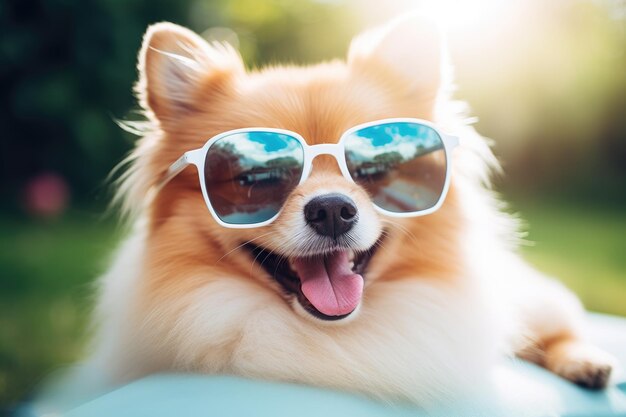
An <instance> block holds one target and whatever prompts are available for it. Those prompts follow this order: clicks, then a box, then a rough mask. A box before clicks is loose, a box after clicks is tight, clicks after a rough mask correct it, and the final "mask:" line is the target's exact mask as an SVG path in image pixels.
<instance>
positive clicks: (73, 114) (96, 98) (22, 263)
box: [0, 0, 626, 413]
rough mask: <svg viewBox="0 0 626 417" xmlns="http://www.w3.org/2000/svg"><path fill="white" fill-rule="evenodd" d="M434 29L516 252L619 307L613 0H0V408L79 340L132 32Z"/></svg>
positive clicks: (619, 112) (625, 292)
mask: <svg viewBox="0 0 626 417" xmlns="http://www.w3.org/2000/svg"><path fill="white" fill-rule="evenodd" d="M416 7H417V8H420V7H421V8H424V9H426V10H427V11H428V12H429V13H431V14H434V15H435V16H438V18H439V19H441V21H442V23H443V24H444V26H446V27H447V30H448V38H449V43H450V52H451V55H452V61H453V63H454V65H455V67H456V81H457V85H458V93H457V97H459V98H462V99H464V100H467V101H468V102H469V103H470V104H471V112H472V114H473V115H475V116H477V117H478V118H479V121H478V122H477V127H478V129H479V131H480V132H481V133H483V134H484V135H486V136H487V137H490V138H493V140H494V146H495V151H496V153H497V154H498V156H499V157H500V158H501V160H502V161H503V164H504V168H505V172H506V176H505V177H502V178H500V179H498V181H497V188H498V190H499V191H500V192H502V193H503V194H504V195H505V196H506V198H507V199H509V200H510V201H511V202H512V203H511V206H510V210H511V212H513V213H519V214H520V216H521V217H522V218H523V219H525V220H526V223H525V224H526V225H527V226H526V230H527V232H528V235H527V236H526V238H525V242H526V243H525V244H524V245H523V247H522V251H523V253H524V255H525V256H526V257H527V258H528V259H529V260H530V261H531V262H532V263H534V264H535V265H537V267H539V268H540V269H542V270H544V271H546V272H548V273H550V274H554V275H555V276H557V277H558V278H559V279H562V280H563V281H564V282H565V283H566V284H567V285H568V286H570V287H571V288H573V289H574V290H575V291H576V292H577V293H578V294H579V295H580V297H581V298H582V300H583V301H584V303H585V305H586V306H587V307H588V308H589V309H592V310H596V311H602V312H608V313H614V314H621V315H626V276H625V274H626V40H625V20H624V16H625V9H626V6H625V5H624V2H623V1H619V0H595V1H592V0H551V1H545V0H526V1H521V0H520V1H517V0H429V1H426V0H424V1H420V0H414V1H409V0H389V1H385V2H380V1H375V0H299V1H288V0H232V1H226V0H179V1H165V0H150V1H149V0H84V1H78V0H47V1H44V0H39V1H37V0H9V1H6V0H4V1H2V2H0V98H1V101H0V138H1V139H0V163H1V166H0V413H1V410H2V409H3V408H6V407H8V406H9V405H10V404H11V403H13V402H15V401H18V400H20V399H24V398H25V397H24V396H25V395H27V394H28V393H29V392H30V391H31V389H32V388H33V387H34V386H35V385H36V384H37V382H38V381H40V380H41V379H42V378H43V377H44V376H45V375H46V373H47V372H49V371H50V370H52V369H54V368H56V367H58V366H61V365H63V364H68V363H71V362H72V361H73V360H75V359H76V358H77V357H78V356H79V355H80V353H81V349H83V347H84V342H85V340H86V335H87V328H86V323H87V320H88V312H89V309H90V306H91V304H92V290H91V284H92V282H93V280H94V278H95V277H96V276H97V275H98V274H99V273H100V272H102V270H103V269H104V267H105V265H106V260H107V257H108V256H109V255H110V252H111V250H112V248H113V247H114V245H115V243H116V242H118V241H119V239H120V238H121V236H122V233H121V231H119V229H118V228H117V227H116V225H115V219H114V216H105V215H103V213H104V211H105V206H106V205H107V202H108V201H109V199H110V197H111V195H110V193H109V192H108V188H107V186H106V181H105V177H106V176H107V174H108V172H109V171H110V170H111V168H112V167H113V166H114V165H115V164H116V163H118V162H119V161H120V160H121V159H122V158H123V156H124V155H125V154H126V153H127V152H128V150H129V149H130V148H131V146H132V144H133V140H134V139H135V138H133V137H132V136H131V135H129V134H127V133H125V132H123V131H122V130H121V129H120V128H118V126H117V125H116V123H115V120H116V119H131V120H133V119H137V117H138V116H137V115H136V104H135V102H134V99H133V97H132V94H131V87H132V84H133V82H134V80H135V79H136V75H137V74H136V70H135V60H136V54H137V50H138V48H139V46H140V41H141V36H142V34H143V32H144V30H145V28H146V26H147V25H148V24H150V23H153V22H157V21H161V20H168V21H173V22H176V23H179V24H183V25H186V26H188V27H190V28H192V29H194V30H195V31H197V32H198V33H201V34H202V35H203V36H205V37H206V38H209V39H218V40H227V41H230V42H231V43H234V44H236V45H237V46H238V47H239V49H240V50H241V52H242V54H243V56H244V58H245V60H246V63H247V64H248V65H249V66H250V67H256V66H259V65H262V64H265V63H268V62H280V61H283V62H295V63H302V64H305V63H310V62H315V61H319V60H324V59H331V58H335V57H343V56H344V55H345V52H346V49H347V45H348V43H349V40H350V38H351V37H352V36H353V35H354V34H355V33H357V32H359V31H360V30H362V29H364V28H367V27H369V26H371V25H375V24H378V23H381V22H383V21H384V20H386V19H388V18H390V17H392V16H395V15H397V14H399V13H402V12H404V11H406V10H409V9H413V8H416Z"/></svg>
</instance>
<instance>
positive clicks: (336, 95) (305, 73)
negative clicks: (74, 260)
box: [91, 14, 612, 405]
mask: <svg viewBox="0 0 626 417" xmlns="http://www.w3.org/2000/svg"><path fill="white" fill-rule="evenodd" d="M138 71H139V81H138V82H137V84H136V94H137V96H138V100H139V103H140V105H141V108H142V109H143V111H144V112H145V116H146V121H145V122H144V123H140V124H138V123H134V124H133V125H132V127H133V129H135V130H140V135H141V137H140V139H139V140H138V142H137V145H136V147H135V149H134V150H133V152H132V154H131V155H130V156H129V158H128V160H127V161H126V162H127V164H128V169H127V170H126V171H125V173H124V174H123V175H122V178H121V179H120V184H119V192H118V201H119V202H120V204H121V206H122V209H123V212H124V214H125V216H126V218H128V219H129V220H130V221H129V224H130V225H132V226H131V227H130V228H129V234H128V237H127V238H126V240H125V241H124V242H123V243H122V244H121V246H120V248H119V250H118V251H117V253H116V255H115V257H114V261H113V263H112V266H111V267H110V269H109V270H108V272H107V273H106V274H105V275H104V276H103V277H102V279H101V280H100V281H99V283H100V288H99V301H98V303H97V308H96V314H95V317H96V319H95V320H96V323H97V326H98V327H97V328H98V332H97V336H96V337H95V340H94V353H93V355H92V358H91V361H92V363H95V364H99V367H100V368H101V369H102V372H104V373H106V375H107V378H108V379H109V380H110V381H112V382H113V383H120V382H123V381H129V380H132V379H135V378H138V377H140V376H143V375H146V374H150V373H153V372H159V371H167V370H175V371H185V372H186V371H188V372H199V373H207V374H234V375H240V376H244V377H250V378H257V379H263V380H277V381H288V382H296V383H302V384H308V385H313V386H321V387H328V388H332V389H338V390H345V391H351V392H357V393H363V394H366V395H368V396H371V397H373V398H378V399H383V400H387V401H407V400H408V401H410V402H412V403H415V404H418V405H427V404H431V403H433V402H437V401H441V400H444V399H447V398H450V397H451V396H453V395H456V394H454V393H458V392H463V390H465V389H467V387H471V386H476V385H480V384H483V383H485V384H487V383H488V381H487V379H488V375H489V371H490V369H492V367H493V366H494V364H495V363H497V361H498V360H499V358H501V357H502V356H503V355H507V354H510V355H513V354H515V355H518V356H520V357H522V358H524V359H527V360H530V361H532V362H534V363H537V364H539V365H541V366H543V367H545V368H546V369H548V370H550V371H552V372H554V373H556V374H558V375H560V376H561V377H563V378H565V379H568V380H570V381H572V382H574V383H576V384H579V385H582V386H585V387H589V388H594V389H599V388H603V387H605V386H606V385H607V383H608V381H609V378H610V374H611V369H612V360H611V358H610V357H609V356H608V355H607V354H605V353H604V352H602V351H601V350H600V349H598V348H596V347H594V346H592V345H590V344H589V343H588V342H586V341H585V333H584V319H583V312H584V311H583V309H582V307H581V304H580V302H579V301H578V300H577V298H576V297H575V296H574V295H573V294H572V293H571V292H569V291H568V290H567V289H565V288H564V287H563V286H562V285H561V284H559V283H557V282H556V281H554V280H552V279H550V278H547V277H545V276H543V275H542V274H541V273H539V272H537V271H535V270H534V269H533V268H532V267H531V266H529V265H527V264H526V263H525V262H524V261H523V260H522V259H521V258H520V256H519V255H518V254H517V253H516V251H515V239H516V236H517V232H516V227H517V224H516V221H515V220H514V219H512V218H511V217H510V216H508V215H506V214H504V213H503V212H502V210H501V206H502V205H501V202H500V201H499V200H498V198H497V197H496V195H495V194H494V193H493V192H492V191H491V189H490V185H489V178H490V175H491V174H492V173H493V172H494V171H497V170H498V169H499V168H498V164H497V161H496V159H495V158H494V156H493V154H492V153H491V151H490V148H489V146H488V145H487V143H486V141H485V140H484V138H482V137H481V136H480V135H479V134H478V133H477V132H476V131H475V130H474V129H473V128H472V127H471V126H470V125H469V124H468V123H467V119H466V117H465V116H464V115H463V111H462V106H460V105H459V103H458V102H456V101H454V100H453V99H452V98H451V75H450V74H451V71H450V70H449V64H448V61H447V56H446V51H445V42H444V38H443V36H442V34H441V32H440V31H439V29H438V28H437V25H435V24H434V23H433V22H432V21H431V20H429V19H427V18H425V17H423V16H420V15H415V14H413V15H407V16H405V17H402V18H399V19H396V20H394V21H392V22H390V23H388V24H386V25H384V26H381V27H378V28H375V29H372V30H370V31H367V32H365V33H363V34H361V35H359V36H357V37H356V38H355V39H354V40H353V41H352V43H351V45H350V47H349V52H348V54H347V59H346V60H345V61H342V60H335V61H331V62H326V63H321V64H318V65H314V66H308V67H296V66H272V67H268V68H264V69H260V70H246V68H245V66H244V63H243V62H242V59H241V57H240V55H239V54H238V53H237V52H236V51H235V50H234V49H233V48H232V47H231V46H229V45H226V44H221V43H215V42H214V43H209V42H207V41H205V40H204V39H202V38H201V37H199V36H198V35H196V34H195V33H193V32H192V31H190V30H188V29H185V28H183V27H180V26H177V25H174V24H171V23H158V24H154V25H152V26H150V27H149V28H148V30H147V32H146V34H145V37H144V40H143V46H142V48H141V51H140V53H139V58H138ZM397 119H402V120H405V119H410V120H422V121H424V125H428V126H432V128H433V129H436V131H437V132H445V134H449V135H454V136H456V137H458V141H459V145H458V146H457V147H456V148H454V149H453V150H451V151H450V152H448V156H449V158H450V161H449V164H450V166H449V184H448V189H447V194H446V196H445V199H444V200H443V201H442V202H441V204H440V207H438V209H437V210H435V211H433V212H431V213H429V214H427V215H421V216H410V215H409V216H393V215H387V214H389V211H387V214H385V213H383V212H381V211H380V210H377V209H376V208H375V205H376V204H378V203H376V202H375V201H374V199H373V197H372V195H371V190H368V189H367V187H365V186H363V184H360V183H358V182H357V181H351V180H349V179H348V178H346V175H345V173H344V172H343V170H344V168H345V167H341V166H340V165H341V163H340V160H341V157H339V158H338V157H336V156H335V155H334V153H335V150H336V149H338V148H337V146H339V145H338V141H339V138H340V137H343V136H344V132H346V131H349V130H350V129H352V128H353V127H354V126H360V125H363V124H368V123H371V122H372V121H378V120H397ZM257 127H261V128H264V129H278V131H279V132H283V133H284V132H294V133H293V135H292V136H295V135H299V137H301V138H302V139H303V141H305V142H306V145H302V144H301V143H300V142H298V143H300V145H297V144H296V146H307V147H308V149H309V151H311V152H314V153H315V155H314V157H313V158H312V160H310V172H309V173H308V175H307V176H306V178H305V179H304V180H302V181H301V182H300V183H298V184H296V185H294V186H293V189H289V190H288V191H287V192H285V193H280V192H274V193H273V192H269V193H266V194H263V193H261V194H260V195H261V196H262V198H265V199H271V200H272V201H274V200H275V201H279V202H280V204H279V205H280V207H279V212H278V214H277V215H276V216H275V218H274V219H273V220H272V221H271V222H263V224H261V225H259V227H225V225H224V224H221V223H225V220H224V219H226V218H227V217H228V215H229V214H228V213H226V214H222V216H223V217H221V218H220V217H219V216H220V214H219V213H218V215H217V216H216V215H215V213H210V211H209V210H207V205H206V204H205V201H204V200H206V198H203V195H204V193H205V192H207V191H206V190H205V189H203V186H201V185H202V184H201V181H199V180H198V173H197V172H196V170H194V169H193V167H191V168H188V167H187V163H188V161H187V159H185V158H186V156H184V157H183V158H181V155H191V154H189V153H188V152H189V151H191V150H198V149H203V146H204V145H205V143H206V142H207V140H208V139H209V138H212V137H215V136H218V135H221V134H223V132H229V131H235V132H237V131H241V129H244V130H243V132H245V131H246V129H250V128H257ZM442 134H443V133H442ZM287 135H289V134H287ZM292 139H293V138H292ZM294 140H295V139H294ZM233 144H234V145H233V146H238V145H237V142H233ZM294 144H295V142H294ZM195 152H196V153H195V154H194V155H196V154H197V152H200V151H195ZM333 156H335V157H333ZM242 157H246V155H244V156H242ZM179 158H181V159H179ZM175 161H179V162H178V163H177V164H174V165H173V166H172V164H173V163H174V162H175ZM372 166H373V165H372ZM385 166H387V165H385ZM370 168H371V167H370ZM374 168H375V167H374ZM374 168H372V169H374ZM206 169H209V168H206ZM211 169H212V168H211ZM225 169H226V168H225ZM363 169H364V170H365V168H363ZM368 169H369V168H368ZM376 169H377V168H376ZM214 171H215V172H213V173H212V175H215V176H218V177H219V176H220V175H222V174H223V175H227V174H228V173H227V172H225V171H221V168H220V169H215V170H214ZM365 171H366V170H365ZM365 171H363V172H365ZM281 172H282V171H281ZM255 175H256V174H255ZM268 175H270V176H271V175H273V174H268ZM354 175H356V174H354ZM359 175H360V174H359ZM362 175H366V176H367V175H370V174H369V173H368V172H365V173H362ZM246 178H247V179H246ZM246 178H244V179H241V178H240V179H239V180H237V181H239V183H237V184H235V183H234V182H233V181H231V182H229V183H228V184H229V186H232V187H244V185H245V182H246V181H256V179H255V178H257V177H254V178H252V179H250V178H248V177H246ZM259 178H260V177H259ZM268 178H269V177H268ZM303 178H304V176H303ZM257 179H258V178H257ZM207 181H212V179H211V177H210V178H209V179H208V180H207ZM259 181H261V180H259ZM231 183H232V184H231ZM233 184H234V185H233ZM242 184H243V185H242ZM207 187H214V185H207V184H204V188H207ZM270 191H271V189H270ZM210 192H213V191H210ZM215 192H216V193H218V192H219V190H218V191H215ZM328 196H331V197H332V198H331V197H328ZM231 197H232V200H233V203H231V206H232V207H230V208H229V210H231V212H232V211H236V210H238V206H237V204H240V203H238V202H237V201H239V200H241V201H244V200H245V199H246V198H249V197H250V196H249V195H243V194H242V195H233V196H231ZM259 198H261V197H259ZM319 198H322V203H320V204H321V206H319V207H318V206H316V208H314V209H313V212H312V213H313V214H311V215H309V214H310V213H309V212H308V211H307V210H309V209H308V208H307V207H309V208H310V206H311V204H310V203H311V202H312V201H313V200H318V199H319ZM324 199H325V200H324ZM331 200H332V201H331ZM346 201H347V202H346ZM211 204H212V205H213V206H215V204H216V203H214V202H212V203H211ZM241 204H243V203H241ZM320 207H321V208H320ZM211 210H213V211H214V212H216V213H217V212H218V211H219V210H221V208H220V207H217V208H216V207H212V208H211ZM242 210H243V209H242ZM333 210H334V211H333ZM342 210H343V211H342ZM346 210H347V211H346ZM244 211H245V210H244ZM309 211H310V210H309ZM242 212H243V211H242ZM320 213H321V214H320ZM346 213H347V214H346ZM344 214H345V216H344ZM391 214H393V213H391ZM344 217H345V218H344ZM347 218H350V219H349V222H350V224H349V225H348V226H346V228H348V229H349V230H347V231H346V230H343V229H342V228H344V226H343V223H342V222H346V221H348V220H346V219H347ZM220 219H221V220H220ZM324 219H326V220H324ZM329 219H330V220H329ZM320 225H321V226H320ZM226 226H229V225H228V224H227V225H226ZM329 230H330V232H329ZM338 236H339V237H338ZM333 262H334V263H335V264H334V265H335V266H329V264H330V263H333ZM305 264H306V265H305ZM337 265H339V266H337ZM316 268H317V269H319V270H320V271H321V272H319V274H322V275H324V268H325V269H326V275H328V276H329V277H330V278H328V277H327V278H324V279H322V278H320V279H318V280H317V281H316V282H313V281H314V279H313V278H311V277H310V275H312V274H313V275H315V274H316V272H311V271H312V270H315V269H316ZM320 268H321V269H320ZM333 268H334V269H333ZM329 271H330V272H329ZM337 271H339V272H337ZM319 274H318V275H319ZM326 275H324V276H326ZM335 275H337V276H338V277H339V278H337V277H336V276H335ZM316 277H317V275H316ZM315 279H317V278H315ZM311 282H313V283H311ZM316 285H317V287H316ZM324 285H326V287H324V288H322V287H323V286H324ZM344 287H349V288H348V289H346V288H344ZM331 290H332V291H334V292H335V294H334V296H335V298H336V299H331V300H330V301H329V299H328V297H327V296H328V292H329V291H331ZM325 291H326V292H325ZM340 298H343V299H342V300H340Z"/></svg>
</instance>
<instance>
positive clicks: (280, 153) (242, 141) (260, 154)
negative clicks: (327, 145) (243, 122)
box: [215, 132, 303, 166]
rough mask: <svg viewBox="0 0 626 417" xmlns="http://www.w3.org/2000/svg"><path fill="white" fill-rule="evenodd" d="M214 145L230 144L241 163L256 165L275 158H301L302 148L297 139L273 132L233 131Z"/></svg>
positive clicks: (300, 159)
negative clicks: (233, 132)
mask: <svg viewBox="0 0 626 417" xmlns="http://www.w3.org/2000/svg"><path fill="white" fill-rule="evenodd" d="M215 145H217V146H220V147H224V146H232V147H233V148H234V149H233V150H234V151H235V153H236V154H237V156H238V157H239V158H240V160H239V163H240V164H241V165H242V166H243V165H253V166H257V165H259V164H262V163H265V162H267V161H270V160H272V159H275V158H280V157H292V158H294V159H296V160H298V161H302V159H303V149H302V145H301V144H300V142H298V140H297V139H295V138H293V137H291V136H289V135H284V134H280V133H273V132H247V133H235V134H233V135H230V136H227V137H225V138H222V139H220V140H219V141H218V142H217V143H216V144H215Z"/></svg>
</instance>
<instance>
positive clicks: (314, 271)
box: [294, 251, 363, 316]
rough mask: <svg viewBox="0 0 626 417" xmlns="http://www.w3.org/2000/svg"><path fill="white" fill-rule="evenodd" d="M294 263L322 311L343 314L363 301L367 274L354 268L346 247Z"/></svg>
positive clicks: (308, 295) (306, 290) (308, 293)
mask: <svg viewBox="0 0 626 417" xmlns="http://www.w3.org/2000/svg"><path fill="white" fill-rule="evenodd" d="M294 267H295V269H296V272H297V273H298V276H299V277H300V281H301V284H302V292H303V293H304V295H305V296H306V298H307V299H308V300H309V301H310V302H311V304H313V305H314V306H315V308H316V309H317V310H318V311H320V312H321V313H324V314H326V315H327V316H341V315H344V314H348V313H351V312H352V311H354V309H355V308H356V307H357V305H358V304H359V301H361V294H362V293H363V277H362V276H361V275H359V274H355V273H354V272H352V270H351V269H350V265H349V262H348V253H347V252H346V251H340V252H333V253H332V254H330V255H326V256H325V257H324V258H323V259H322V258H296V259H295V261H294Z"/></svg>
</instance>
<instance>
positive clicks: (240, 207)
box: [159, 118, 459, 228]
mask: <svg viewBox="0 0 626 417" xmlns="http://www.w3.org/2000/svg"><path fill="white" fill-rule="evenodd" d="M458 143H459V140H458V138H457V137H456V136H450V135H446V134H444V133H442V132H440V131H439V130H438V129H437V128H436V127H434V126H433V125H432V124H431V123H430V122H427V121H424V120H418V119H408V118H402V119H384V120H378V121H374V122H369V123H364V124H360V125H358V126H355V127H353V128H351V129H349V130H347V131H346V132H345V133H343V134H342V135H341V138H340V139H339V142H338V143H336V144H327V143H324V144H319V145H308V144H307V143H306V141H305V140H304V138H302V136H300V135H299V134H297V133H295V132H291V131H288V130H282V129H271V128H246V129H237V130H230V131H227V132H224V133H221V134H219V135H217V136H214V137H213V138H211V139H209V140H208V141H207V142H206V143H205V144H204V146H203V147H202V148H200V149H195V150H191V151H188V152H185V153H184V154H183V156H182V157H180V158H179V159H178V160H177V161H176V162H174V163H173V164H172V166H170V168H169V170H168V171H167V174H166V176H165V178H164V179H163V181H162V182H161V184H160V185H159V188H160V187H162V186H163V185H165V184H166V183H167V182H168V181H170V180H171V179H172V178H174V177H175V176H176V175H178V174H179V173H180V172H181V171H182V170H183V169H185V167H187V165H190V164H193V165H195V166H196V167H197V168H198V174H199V178H200V186H201V188H202V195H203V196H204V200H205V202H206V205H207V207H208V208H209V211H210V212H211V215H213V217H214V218H215V220H216V221H217V222H218V223H219V224H220V225H222V226H224V227H230V228H251V227H260V226H264V225H267V224H269V223H271V222H273V221H274V220H276V218H277V217H278V215H279V214H280V211H281V209H282V206H283V204H284V203H285V201H286V200H287V197H288V196H289V194H290V193H291V192H292V191H293V190H294V189H295V188H296V187H297V186H298V185H299V184H301V183H303V182H304V181H305V180H306V179H307V178H308V176H309V174H310V173H311V166H312V163H313V159H315V157H317V156H319V155H332V156H334V157H335V159H336V160H337V163H338V164H339V168H340V169H341V173H342V174H343V176H344V177H345V178H346V179H348V180H349V181H352V182H354V183H356V184H358V185H360V186H362V187H363V188H364V189H365V190H366V191H367V193H368V194H369V196H370V198H371V200H372V202H373V204H374V206H375V207H376V209H377V210H378V211H379V212H381V213H383V214H385V215H388V216H392V217H413V216H423V215H426V214H430V213H432V212H434V211H436V210H437V209H438V208H439V207H440V206H441V205H442V204H443V201H444V199H445V196H446V193H447V191H448V187H449V184H450V155H451V153H452V150H453V149H454V147H455V146H457V145H458Z"/></svg>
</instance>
